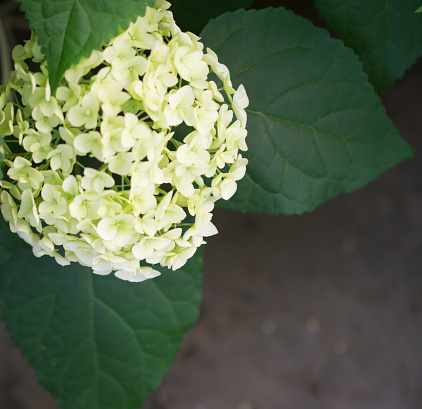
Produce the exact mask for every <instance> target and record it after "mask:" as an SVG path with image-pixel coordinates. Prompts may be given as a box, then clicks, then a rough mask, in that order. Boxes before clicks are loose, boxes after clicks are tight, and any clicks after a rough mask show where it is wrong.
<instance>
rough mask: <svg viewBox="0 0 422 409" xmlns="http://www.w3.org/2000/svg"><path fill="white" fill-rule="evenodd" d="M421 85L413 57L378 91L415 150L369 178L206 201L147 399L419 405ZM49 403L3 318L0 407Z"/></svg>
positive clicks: (282, 406) (374, 408)
mask: <svg viewBox="0 0 422 409" xmlns="http://www.w3.org/2000/svg"><path fill="white" fill-rule="evenodd" d="M421 95H422V61H420V62H419V63H418V64H417V65H416V66H415V67H414V68H413V69H412V70H411V71H410V72H408V73H407V74H406V75H405V77H404V79H402V80H400V81H399V82H398V83H397V84H396V85H394V86H393V87H392V88H391V89H390V90H389V91H388V92H387V93H386V94H385V96H384V102H385V104H386V106H387V109H388V113H389V115H390V117H391V118H392V120H393V121H394V123H395V124H396V126H397V127H398V129H399V130H400V132H401V133H402V135H403V136H404V137H405V138H406V139H407V140H408V141H409V143H410V144H411V145H412V146H413V147H414V148H415V150H416V156H415V158H414V159H413V160H411V161H408V162H406V163H403V164H401V165H399V166H397V167H395V168H394V169H392V170H390V171H388V172H387V173H385V174H384V175H383V176H382V177H381V178H380V179H378V180H377V181H375V182H373V183H370V184H369V185H368V186H367V187H366V188H365V189H362V190H360V191H357V192H354V193H351V194H347V195H341V196H340V197H338V198H336V199H334V200H331V201H329V202H328V203H327V204H326V205H324V206H322V207H320V208H319V209H317V210H316V211H315V212H314V213H312V214H304V215H301V216H292V217H287V216H282V215H280V216H267V215H251V214H246V215H242V214H238V213H232V212H228V211H216V212H215V224H216V225H217V227H218V229H219V231H220V234H219V235H217V236H216V237H213V238H212V239H210V240H209V243H208V244H207V246H206V247H205V273H204V292H203V295H204V302H203V305H202V308H201V316H200V319H199V321H198V323H197V325H196V326H195V328H194V329H192V330H191V331H190V332H189V333H188V334H187V335H186V337H185V340H184V342H183V345H182V347H181V351H180V354H179V356H178V358H177V360H176V362H175V364H174V366H173V367H172V369H171V370H170V372H169V373H168V375H167V376H166V378H165V380H164V382H163V384H162V386H161V387H160V388H159V389H158V390H157V391H156V392H155V393H154V395H153V396H152V397H151V399H150V400H149V401H148V402H147V403H146V404H145V405H144V406H143V409H421V408H422V354H421V353H420V348H421V347H420V346H421V344H422V138H421V137H422V120H421V117H420V116H421V114H420V112H421V111H422V102H421ZM55 408H57V406H56V405H55V403H54V401H53V399H52V398H51V397H50V396H49V395H48V394H47V393H46V392H45V391H44V390H43V389H42V388H41V387H40V386H38V385H37V383H36V381H35V379H34V376H33V373H32V370H31V369H30V368H29V367H28V365H27V363H26V362H25V360H24V359H23V358H22V357H21V355H20V352H19V351H18V350H17V349H16V348H15V346H14V345H13V342H12V341H11V340H10V338H9V336H8V334H7V333H6V331H5V329H4V325H3V324H0V409H55ZM116 409H119V408H116Z"/></svg>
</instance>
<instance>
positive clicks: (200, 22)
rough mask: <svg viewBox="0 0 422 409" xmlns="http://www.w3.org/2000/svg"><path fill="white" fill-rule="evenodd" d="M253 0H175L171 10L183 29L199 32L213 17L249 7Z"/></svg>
mask: <svg viewBox="0 0 422 409" xmlns="http://www.w3.org/2000/svg"><path fill="white" fill-rule="evenodd" d="M252 2H253V1H252V0H202V1H198V0H173V1H171V7H170V10H171V11H172V12H173V15H174V19H175V20H176V23H177V25H178V26H179V27H180V28H181V29H182V30H183V31H192V32H193V33H195V34H199V33H200V32H201V30H202V29H203V28H204V27H205V25H206V24H207V23H208V21H209V20H210V19H212V18H215V17H217V16H219V15H220V14H223V13H225V12H226V11H234V10H237V9H240V8H247V7H249V6H250V5H251V4H252Z"/></svg>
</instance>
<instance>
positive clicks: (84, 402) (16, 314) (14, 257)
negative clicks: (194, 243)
mask: <svg viewBox="0 0 422 409" xmlns="http://www.w3.org/2000/svg"><path fill="white" fill-rule="evenodd" d="M1 236H2V238H3V239H4V238H5V237H7V238H8V240H2V241H1V242H0V244H1V247H3V246H4V243H5V242H6V241H7V242H8V243H10V244H11V246H9V248H8V249H5V250H4V251H2V252H0V257H1V260H2V261H4V260H6V259H7V258H8V260H7V262H5V263H3V264H1V265H0V309H1V312H2V317H3V319H4V320H5V321H6V324H7V328H8V329H9V331H10V333H11V335H12V337H13V339H14V341H15V342H16V344H17V345H18V347H19V348H20V349H21V351H22V353H23V354H24V356H26V357H27V358H28V360H29V363H30V364H31V366H32V367H33V368H34V370H35V375H36V377H37V378H38V379H39V381H40V383H41V384H42V385H43V386H44V387H45V388H46V389H47V390H48V391H50V392H51V393H52V394H53V396H55V397H56V398H57V401H58V404H59V406H60V407H62V408H63V409H82V408H86V409H135V408H137V407H139V406H140V405H141V404H142V402H143V401H144V400H145V399H146V398H147V397H148V396H149V394H150V393H151V392H152V391H153V390H154V389H155V388H156V387H157V386H158V385H159V384H160V382H161V380H162V378H163V376H164V375H165V373H166V372H167V370H168V368H169V366H170V364H171V363H172V362H173V359H174V357H175V355H176V352H177V350H178V347H179V344H180V341H181V339H182V337H183V334H184V333H185V332H186V331H187V330H188V329H189V328H190V327H191V326H192V325H193V323H194V322H195V320H196V318H197V316H198V305H199V302H200V298H201V296H200V288H201V267H202V261H201V254H200V253H199V254H197V255H196V256H195V257H194V258H193V259H191V261H190V262H189V263H188V264H187V265H186V266H185V267H182V268H181V269H180V270H178V271H175V272H170V271H164V272H163V275H162V276H161V277H159V278H156V279H153V280H149V281H146V282H143V283H128V282H125V281H121V280H119V279H117V278H115V277H114V276H105V277H101V276H95V275H93V274H92V273H91V271H90V269H88V268H82V267H80V266H78V264H75V263H74V264H72V265H71V266H69V267H63V268H61V267H59V266H58V265H57V264H56V263H55V261H53V259H50V258H48V257H42V258H40V259H37V258H35V257H34V256H33V255H32V251H31V250H30V249H29V248H28V247H27V246H23V247H22V246H21V242H22V241H21V240H20V239H17V236H16V235H13V234H12V233H10V232H8V231H7V229H2V230H1ZM13 244H15V245H18V246H19V247H18V250H15V251H13V250H12V245H13Z"/></svg>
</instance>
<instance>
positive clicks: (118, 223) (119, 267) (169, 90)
mask: <svg viewBox="0 0 422 409" xmlns="http://www.w3.org/2000/svg"><path fill="white" fill-rule="evenodd" d="M169 6H170V4H169V3H168V2H166V1H164V0H157V2H156V5H155V7H154V8H150V7H148V8H147V12H146V14H145V16H144V17H139V18H138V19H137V21H136V22H134V23H131V24H130V26H129V28H128V30H126V31H124V32H122V33H120V34H119V35H118V36H117V37H114V38H112V39H111V40H110V42H109V43H108V44H107V45H105V46H104V47H103V49H102V50H100V51H94V52H93V53H92V55H91V56H90V57H89V58H84V59H82V60H81V62H80V63H79V64H78V65H76V66H73V67H72V68H70V69H69V70H67V71H66V73H65V75H64V78H63V79H62V80H61V82H60V84H59V87H58V89H57V92H56V95H55V96H54V95H52V94H51V89H50V85H49V82H48V71H47V63H46V61H45V58H44V56H43V54H42V53H41V48H40V47H39V45H38V43H37V39H36V37H35V36H34V35H32V37H31V39H30V40H29V41H27V42H26V44H25V46H17V47H16V48H15V49H14V51H13V59H14V61H15V71H14V72H12V74H11V77H10V79H9V80H8V82H7V83H6V86H3V87H0V134H1V135H2V136H3V137H4V140H5V143H4V146H3V147H2V148H1V153H2V154H4V156H5V160H4V162H3V163H2V164H1V165H0V166H1V168H2V170H3V172H4V179H3V180H2V181H1V182H0V183H1V189H0V191H1V194H0V203H1V206H0V207H1V212H2V214H3V217H4V219H5V220H6V221H7V222H9V224H10V229H11V230H12V231H13V232H15V233H17V234H18V235H19V236H20V237H21V238H22V239H23V240H25V241H26V242H27V243H29V244H30V245H31V246H32V247H33V251H34V254H35V255H36V256H37V257H41V256H43V255H49V256H51V257H54V258H55V260H56V261H57V263H58V264H60V265H68V264H69V263H70V262H79V263H80V264H82V265H84V266H89V267H91V268H92V271H93V273H95V274H100V275H105V274H110V273H112V272H114V274H115V275H116V276H117V277H118V278H120V279H122V280H128V281H131V282H141V281H144V280H146V279H149V278H153V277H156V276H158V275H159V274H160V273H159V271H157V270H155V269H154V267H153V265H155V264H158V265H162V266H165V267H168V268H171V269H173V270H176V269H178V268H180V267H182V266H183V265H184V264H185V263H186V262H187V261H188V260H189V258H191V257H192V256H193V254H194V253H195V251H196V249H197V248H198V247H199V246H201V245H202V244H204V243H205V241H204V237H208V236H211V235H214V234H216V233H217V229H216V227H215V226H214V224H213V223H212V211H213V209H214V203H215V201H216V200H218V199H220V198H222V199H229V198H230V197H232V196H233V194H234V193H235V192H236V188H237V181H238V180H240V179H241V178H242V177H243V176H244V174H245V170H246V164H247V160H246V159H244V158H243V157H242V155H241V151H245V150H247V145H246V135H247V131H246V128H245V126H246V111H245V109H246V107H247V106H248V103H249V100H248V97H247V95H246V91H245V89H244V87H243V86H242V85H241V86H240V87H239V88H238V89H237V90H235V89H234V88H233V84H232V82H231V80H230V73H229V70H228V69H227V67H226V66H225V65H223V64H221V63H220V62H218V57H217V55H216V54H215V53H214V52H213V51H211V50H209V49H207V50H206V51H205V50H204V46H203V45H202V43H201V42H200V41H199V38H198V37H197V36H195V35H194V34H192V33H183V32H181V30H180V29H179V28H178V27H177V25H176V24H175V22H174V20H173V16H172V13H171V12H170V11H168V8H169ZM28 63H29V64H28ZM34 63H35V64H34ZM28 65H29V66H31V67H32V66H35V67H39V69H38V70H37V72H31V71H30V70H29V67H28ZM210 74H211V75H212V77H213V80H211V79H209V76H210ZM215 79H218V80H217V83H216V82H215ZM218 82H219V83H218ZM10 95H12V96H13V98H11V99H10V100H9V96H10ZM179 125H180V126H179Z"/></svg>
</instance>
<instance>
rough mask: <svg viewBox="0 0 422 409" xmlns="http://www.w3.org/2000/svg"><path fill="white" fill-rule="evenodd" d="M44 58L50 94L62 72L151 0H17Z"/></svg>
mask: <svg viewBox="0 0 422 409" xmlns="http://www.w3.org/2000/svg"><path fill="white" fill-rule="evenodd" d="M20 2H21V3H22V6H21V9H22V10H23V11H24V12H25V16H26V18H27V19H28V20H29V24H30V27H31V28H32V29H33V30H34V32H35V34H36V35H37V36H38V41H39V44H40V45H41V49H42V51H43V53H44V54H45V56H46V59H47V62H48V71H49V80H50V85H51V89H52V92H53V94H54V93H55V90H56V88H57V86H58V84H59V81H60V79H61V78H62V77H63V74H64V72H65V71H66V70H67V69H68V68H70V67H71V66H72V65H73V64H77V63H78V62H79V60H80V59H81V58H82V57H89V56H90V55H91V53H92V50H94V49H97V50H98V49H100V48H101V46H102V45H103V44H105V43H107V42H108V41H109V40H110V38H111V37H112V36H115V35H117V34H118V33H119V30H120V29H121V30H126V29H127V28H128V26H129V23H130V22H131V21H135V20H136V18H137V17H138V16H143V15H144V14H145V11H146V7H147V6H150V7H152V6H154V4H155V0H124V1H121V0H103V1H98V0H67V1H56V0H41V1H40V0H20Z"/></svg>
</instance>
